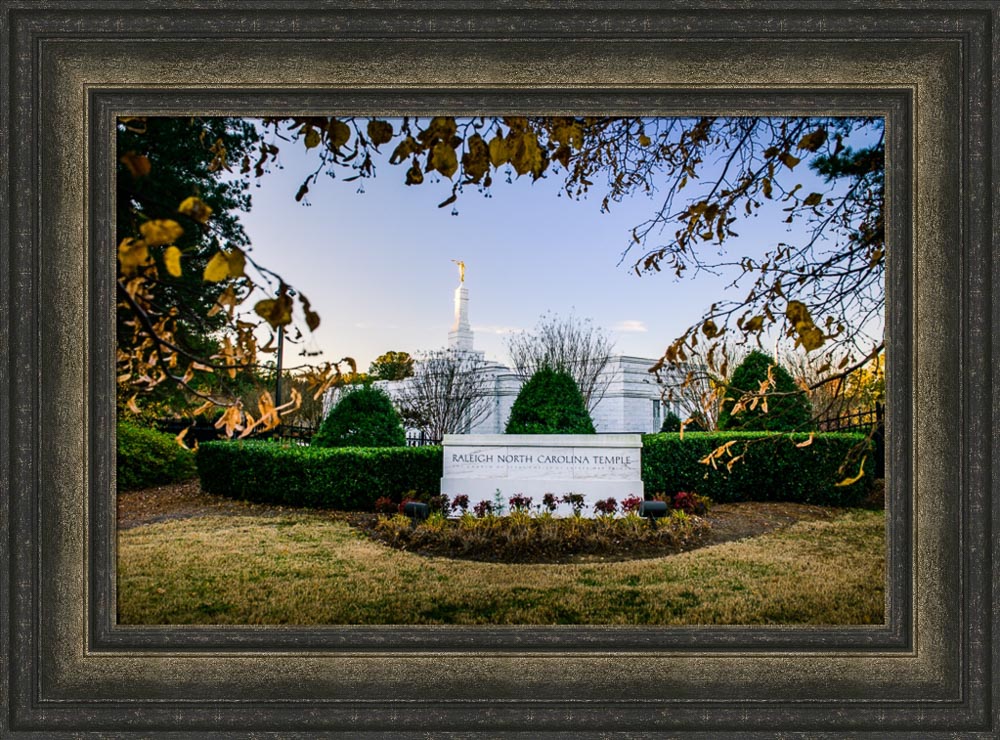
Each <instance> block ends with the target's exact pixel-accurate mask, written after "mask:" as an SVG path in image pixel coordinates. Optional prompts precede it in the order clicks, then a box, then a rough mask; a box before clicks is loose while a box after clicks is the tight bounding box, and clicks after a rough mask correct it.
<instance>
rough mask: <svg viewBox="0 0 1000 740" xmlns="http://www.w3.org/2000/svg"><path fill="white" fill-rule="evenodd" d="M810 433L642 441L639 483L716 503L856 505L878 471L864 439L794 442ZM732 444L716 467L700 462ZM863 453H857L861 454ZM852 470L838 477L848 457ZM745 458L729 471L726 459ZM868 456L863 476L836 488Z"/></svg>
mask: <svg viewBox="0 0 1000 740" xmlns="http://www.w3.org/2000/svg"><path fill="white" fill-rule="evenodd" d="M808 439H809V435H808V434H790V435H777V434H768V433H766V432H686V433H685V434H684V439H681V438H680V435H679V434H669V433H668V434H647V435H643V447H642V480H643V483H644V484H645V488H646V493H647V494H653V493H659V492H663V493H671V494H673V493H677V492H678V491H693V492H696V493H700V494H701V495H703V496H708V497H709V498H710V499H712V500H713V501H717V502H720V503H721V502H730V501H791V502H797V503H807V504H819V505H823V506H857V505H858V504H860V503H861V502H862V501H863V500H864V498H865V496H866V494H867V492H868V489H869V486H870V485H871V482H872V477H873V474H874V471H875V459H874V454H873V452H872V446H871V443H870V442H868V441H866V439H865V435H863V434H854V433H833V432H831V433H817V434H816V435H815V436H814V437H813V441H812V442H811V443H810V444H809V445H808V446H806V447H796V446H795V445H796V444H797V443H801V442H805V441H806V440H808ZM729 441H733V442H734V443H733V445H732V446H731V447H730V448H729V454H726V455H723V456H722V458H721V459H719V460H717V461H716V467H714V468H713V467H712V466H711V465H706V464H703V463H701V462H699V460H702V459H704V458H705V457H706V456H707V455H708V454H709V453H710V452H712V451H713V450H715V449H716V448H718V447H719V446H720V445H724V444H726V443H727V442H729ZM859 452H860V454H858V453H859ZM849 453H851V454H852V458H851V459H852V460H853V462H852V463H849V464H848V465H847V466H846V467H845V469H844V470H840V467H841V465H842V464H843V463H844V460H845V458H847V456H848V454H849ZM737 455H742V456H743V458H742V459H741V460H740V461H738V462H737V463H735V464H734V465H733V467H732V470H730V471H727V470H726V463H728V462H729V460H730V459H731V457H736V456H737ZM862 456H865V458H866V459H865V474H864V475H863V476H862V477H861V478H860V479H859V480H858V481H857V482H856V483H852V484H851V485H848V486H837V485H836V484H837V483H838V482H839V481H842V480H844V479H845V478H849V477H854V476H855V475H857V473H858V465H859V464H860V462H861V458H862Z"/></svg>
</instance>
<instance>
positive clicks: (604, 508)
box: [594, 498, 618, 516]
mask: <svg viewBox="0 0 1000 740" xmlns="http://www.w3.org/2000/svg"><path fill="white" fill-rule="evenodd" d="M594 511H595V512H596V513H597V514H599V515H601V516H614V515H615V512H616V511H618V502H617V501H616V500H615V499H614V498H606V499H604V500H603V501H598V502H596V503H595V504H594Z"/></svg>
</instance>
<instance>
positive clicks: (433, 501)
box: [427, 493, 451, 516]
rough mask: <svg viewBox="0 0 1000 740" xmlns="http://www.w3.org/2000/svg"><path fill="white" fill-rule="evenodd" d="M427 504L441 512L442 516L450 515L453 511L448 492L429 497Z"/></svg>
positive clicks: (433, 509)
mask: <svg viewBox="0 0 1000 740" xmlns="http://www.w3.org/2000/svg"><path fill="white" fill-rule="evenodd" d="M427 505H428V506H430V507H431V511H438V512H441V515H442V516H448V515H449V514H450V513H451V500H450V499H449V498H448V494H446V493H439V494H438V495H437V496H431V497H430V498H428V499H427Z"/></svg>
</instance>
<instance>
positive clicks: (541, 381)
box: [507, 368, 595, 434]
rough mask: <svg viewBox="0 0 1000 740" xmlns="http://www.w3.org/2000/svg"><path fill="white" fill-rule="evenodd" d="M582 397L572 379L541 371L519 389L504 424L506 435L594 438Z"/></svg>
mask: <svg viewBox="0 0 1000 740" xmlns="http://www.w3.org/2000/svg"><path fill="white" fill-rule="evenodd" d="M594 433H595V430H594V422H593V421H591V419H590V414H588V413H587V406H586V405H585V404H584V402H583V395H582V394H581V393H580V389H579V387H578V386H577V384H576V381H574V380H573V377H572V376H571V375H570V374H569V373H567V372H564V371H562V370H551V369H549V368H542V369H541V370H539V371H538V372H536V373H535V374H534V375H532V376H531V378H530V379H529V380H528V382H527V383H525V384H524V386H523V387H522V388H521V392H520V393H518V394H517V399H516V400H515V401H514V406H513V407H512V408H511V411H510V420H509V421H508V422H507V434H594Z"/></svg>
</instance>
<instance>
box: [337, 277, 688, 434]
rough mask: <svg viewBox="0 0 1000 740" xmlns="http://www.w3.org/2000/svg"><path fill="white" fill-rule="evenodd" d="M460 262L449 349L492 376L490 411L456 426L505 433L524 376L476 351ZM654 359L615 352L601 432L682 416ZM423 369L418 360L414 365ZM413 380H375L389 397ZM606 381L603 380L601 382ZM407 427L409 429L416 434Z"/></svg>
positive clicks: (599, 408) (650, 428) (642, 428)
mask: <svg viewBox="0 0 1000 740" xmlns="http://www.w3.org/2000/svg"><path fill="white" fill-rule="evenodd" d="M455 262H456V264H457V265H458V267H459V284H458V287H456V288H455V320H454V323H453V324H452V328H451V330H450V331H449V332H448V349H449V350H450V351H452V352H462V353H468V354H471V355H474V356H475V357H476V358H477V359H480V360H483V362H484V364H483V370H482V371H483V372H485V373H488V374H489V375H490V376H492V385H493V393H492V397H491V399H490V404H491V410H490V412H489V414H487V415H486V416H485V417H483V418H481V419H480V420H479V421H478V422H476V423H475V424H473V425H470V426H469V428H468V429H462V430H456V432H458V433H464V434H502V433H503V432H504V430H505V428H506V426H507V420H508V419H509V418H510V411H511V407H512V406H513V405H514V400H515V399H516V398H517V394H518V392H519V391H520V390H521V385H522V380H521V378H520V377H519V376H518V375H517V373H516V372H515V371H514V370H513V369H511V368H509V367H507V366H506V365H503V364H502V363H499V362H494V361H489V360H485V353H484V352H482V351H480V350H476V349H475V345H474V335H473V331H472V327H471V324H470V323H469V289H468V288H467V287H466V286H465V263H464V262H460V261H455ZM654 364H656V360H655V359H651V358H648V357H632V356H629V355H616V356H613V357H612V358H611V360H610V361H609V362H608V364H607V366H606V367H605V368H604V371H603V376H604V377H603V378H602V379H601V380H602V381H605V380H606V381H608V385H607V390H606V391H605V393H604V395H603V396H602V397H601V399H600V400H599V401H598V402H597V404H596V405H595V406H594V408H593V409H591V412H590V416H591V419H592V420H593V422H594V427H595V429H596V430H597V431H598V432H602V433H648V432H658V431H660V426H661V424H662V423H663V417H664V415H665V414H667V413H669V412H671V411H673V412H674V413H676V414H678V416H680V415H681V414H680V410H679V408H676V407H675V404H672V403H671V402H669V401H664V400H662V397H661V396H662V390H663V388H662V386H660V385H658V384H657V382H656V377H655V376H654V375H652V374H651V373H649V372H648V371H649V368H650V367H652V366H653V365H654ZM415 371H416V372H417V373H419V372H420V366H419V362H418V364H417V366H416V368H415ZM408 382H410V381H409V380H398V381H385V380H383V381H376V383H375V385H376V386H378V387H380V388H383V389H384V390H385V391H386V392H387V393H388V394H389V395H390V396H392V397H395V396H398V395H399V393H400V392H402V390H403V389H404V388H405V386H406V384H407V383H408ZM599 385H603V382H601V383H599ZM335 400H336V389H334V390H332V391H330V392H328V393H327V395H326V397H325V398H324V400H323V413H324V415H325V414H326V413H327V411H329V408H330V406H332V404H333V403H334V401H335ZM416 433H417V432H416V430H407V434H408V435H410V434H416Z"/></svg>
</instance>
